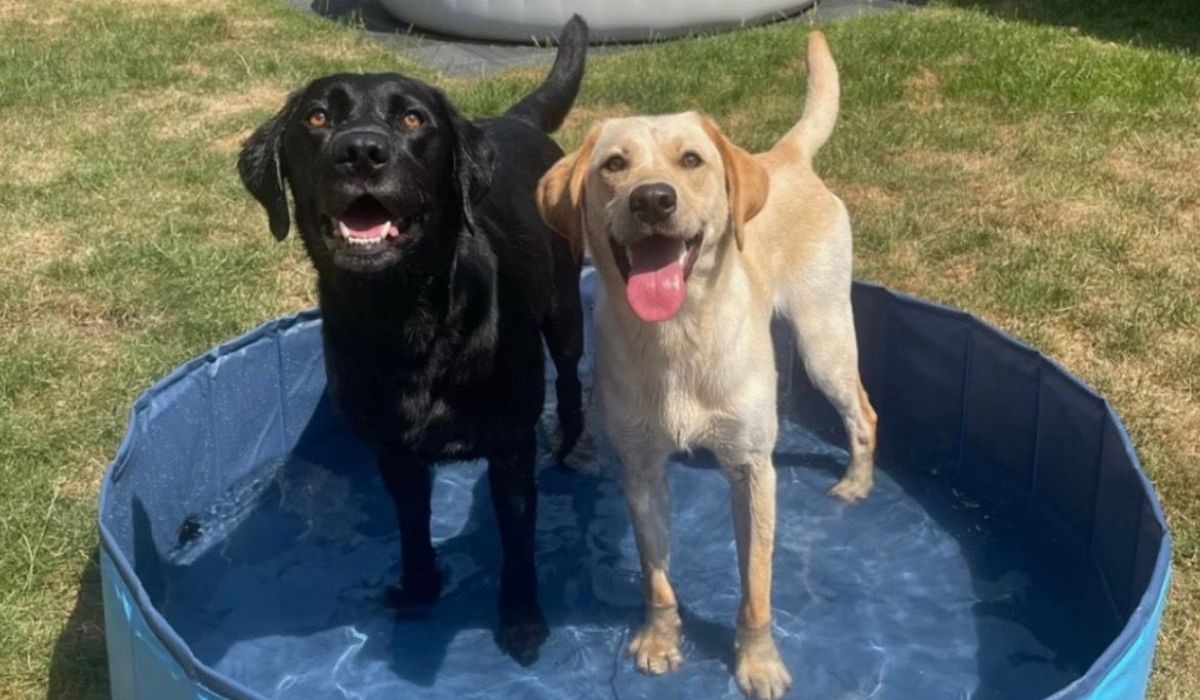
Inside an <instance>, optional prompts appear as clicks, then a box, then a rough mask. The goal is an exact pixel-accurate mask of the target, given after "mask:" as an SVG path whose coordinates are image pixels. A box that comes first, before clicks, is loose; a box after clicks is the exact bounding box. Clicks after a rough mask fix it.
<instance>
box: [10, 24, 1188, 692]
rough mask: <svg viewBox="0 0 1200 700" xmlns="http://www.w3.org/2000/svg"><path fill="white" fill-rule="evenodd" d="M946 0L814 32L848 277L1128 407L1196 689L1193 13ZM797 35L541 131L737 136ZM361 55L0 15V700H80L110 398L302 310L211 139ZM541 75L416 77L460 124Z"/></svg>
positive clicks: (781, 120)
mask: <svg viewBox="0 0 1200 700" xmlns="http://www.w3.org/2000/svg"><path fill="white" fill-rule="evenodd" d="M958 4H959V5H961V6H962V7H952V6H948V5H937V6H934V7H931V8H928V9H925V10H922V11H919V12H915V13H895V14H889V15H885V16H873V17H867V18H861V19H857V20H852V21H847V22H844V23H838V24H832V25H829V26H828V27H826V29H827V31H828V34H829V38H830V40H831V43H832V46H833V50H834V53H835V55H836V57H837V59H838V61H839V63H840V66H841V70H842V79H843V89H844V92H843V95H844V97H843V105H842V109H843V111H842V118H841V123H840V125H839V127H838V130H837V132H836V133H835V135H834V138H833V140H832V141H831V143H830V145H828V146H827V147H826V149H825V150H824V151H823V152H822V154H821V156H820V158H819V161H818V170H819V171H820V172H821V173H822V174H823V175H824V176H826V178H827V180H828V181H829V182H830V184H831V185H832V186H833V188H834V189H835V191H837V192H838V193H840V194H841V195H842V196H843V198H844V199H845V200H846V202H847V204H848V206H849V208H850V210H851V213H852V215H853V217H854V219H855V222H856V235H857V274H858V275H859V276H861V277H866V278H869V279H874V280H878V281H881V282H884V283H886V284H889V285H892V286H894V287H897V288H900V289H903V290H906V291H910V292H913V293H916V294H918V295H921V296H925V297H929V298H932V299H935V300H938V301H941V302H944V303H948V304H951V305H954V306H958V307H962V308H965V309H968V310H970V311H972V312H974V313H976V314H978V315H980V316H983V317H984V318H986V319H988V320H990V321H992V322H993V323H996V324H998V325H999V326H1001V327H1003V328H1005V329H1006V330H1008V331H1010V332H1012V333H1014V334H1016V335H1017V336H1019V337H1021V338H1024V339H1026V340H1028V341H1029V342H1031V343H1033V344H1034V345H1036V346H1038V347H1040V348H1042V349H1043V350H1045V351H1047V352H1048V353H1050V354H1052V355H1053V356H1055V357H1057V358H1059V359H1060V360H1062V361H1063V362H1064V363H1065V364H1066V365H1067V366H1068V367H1069V368H1071V369H1072V370H1074V371H1075V372H1077V373H1078V374H1080V375H1081V376H1083V377H1084V378H1085V379H1086V380H1087V381H1089V382H1090V383H1092V384H1093V385H1095V386H1096V387H1098V388H1099V389H1100V390H1101V391H1102V392H1104V393H1105V394H1106V395H1107V396H1108V397H1109V398H1110V399H1111V400H1112V401H1113V403H1114V404H1115V405H1116V407H1117V409H1118V410H1119V411H1120V413H1121V414H1122V415H1123V416H1124V418H1125V421H1126V423H1127V424H1128V426H1129V428H1130V430H1131V432H1132V434H1133V437H1134V440H1135V442H1136V444H1137V445H1138V447H1139V450H1140V452H1141V455H1142V457H1143V460H1144V462H1145V465H1146V468H1147V469H1148V471H1149V473H1150V475H1151V477H1152V478H1153V480H1154V482H1155V484H1156V485H1157V487H1158V489H1159V492H1160V493H1161V494H1162V497H1163V499H1164V501H1165V503H1166V508H1167V512H1168V515H1169V517H1170V520H1171V523H1172V526H1173V529H1174V533H1175V537H1176V552H1175V579H1174V590H1173V592H1172V595H1171V599H1170V602H1169V605H1168V608H1167V615H1166V620H1165V623H1164V627H1163V634H1162V638H1161V640H1160V646H1159V652H1158V657H1157V664H1156V671H1155V676H1154V682H1153V695H1154V697H1157V698H1181V699H1183V698H1196V697H1200V664H1197V663H1196V662H1195V658H1194V652H1195V651H1196V650H1197V649H1200V439H1197V436H1198V435H1200V351H1198V348H1200V255H1198V253H1197V240H1198V239H1200V179H1198V178H1197V175H1196V170H1197V167H1198V166H1200V20H1197V19H1195V15H1196V13H1195V12H1194V11H1192V12H1191V18H1189V17H1188V15H1187V14H1185V5H1187V6H1190V5H1191V0H1173V1H1172V0H1166V1H1164V2H1157V3H1156V2H1151V1H1149V0H1147V1H1145V2H1142V1H1139V0H1132V1H1131V2H1120V3H1118V2H1115V1H1114V0H1100V1H1099V2H1084V1H1083V0H1078V1H1072V0H1044V1H1038V0H1008V1H1004V0H997V1H991V0H962V1H961V2H959V3H958ZM1189 11H1190V9H1189ZM806 31H807V30H806V29H805V28H804V27H800V26H788V27H777V28H770V29H759V30H752V31H746V32H739V33H736V34H731V35H724V36H718V37H713V38H707V39H702V40H695V41H686V42H677V43H669V44H664V45H660V46H657V47H653V48H650V49H644V50H637V51H631V52H627V53H623V54H618V55H614V56H610V57H605V58H602V59H597V60H595V61H594V62H593V63H592V64H591V67H590V70H589V73H588V76H587V78H586V79H585V82H584V90H583V94H582V95H581V97H580V100H579V108H578V109H577V111H576V113H575V115H574V116H573V117H572V119H571V121H570V122H569V124H568V126H567V128H566V129H565V130H564V131H563V133H562V134H561V138H562V141H563V142H564V143H565V144H566V145H568V146H570V145H574V144H575V143H576V142H577V141H578V139H579V138H580V136H581V132H582V130H583V127H584V125H585V124H586V123H587V122H588V121H590V120H591V119H592V118H594V117H597V116H601V115H609V114H623V113H630V112H660V111H670V110H681V109H689V108H701V109H703V110H705V111H707V112H709V113H710V114H713V115H714V116H716V117H717V118H718V119H719V120H720V121H721V122H722V123H723V124H725V126H726V129H727V131H729V132H730V133H732V135H733V136H734V137H735V138H736V139H737V140H738V141H740V142H741V143H742V144H744V145H747V146H750V147H765V146H767V145H768V144H769V143H770V142H771V141H772V139H773V138H774V137H776V136H777V135H779V134H781V133H782V132H783V131H784V130H785V129H786V128H787V127H788V126H790V125H791V124H792V122H793V121H794V119H795V118H796V116H797V114H798V113H799V109H800V105H801V101H802V96H803V92H804V77H803V75H802V66H803V59H802V52H801V45H802V39H803V37H804V34H805V32H806ZM389 69H401V70H404V71H407V72H409V73H412V74H416V75H418V76H422V77H430V76H429V75H428V71H426V70H423V69H420V68H419V67H416V66H411V65H406V64H404V63H403V62H401V61H399V60H397V59H396V58H395V57H394V56H393V55H391V54H389V53H387V52H385V51H384V50H382V49H380V48H378V47H377V46H375V45H373V44H371V43H369V42H368V41H366V40H364V39H362V38H360V37H359V35H358V34H356V33H355V32H353V31H350V30H347V29H344V28H341V27H338V26H335V25H333V24H330V23H325V22H323V21H320V20H317V19H315V18H310V17H306V16H303V15H300V14H297V13H293V12H291V11H289V10H287V9H286V8H285V7H284V6H283V3H282V2H280V1H279V0H94V1H87V2H84V1H81V0H10V2H7V3H5V4H4V6H3V7H0V127H2V130H3V131H4V133H5V134H7V137H6V138H5V139H4V140H3V142H0V173H2V176H0V697H18V698H19V697H40V696H44V695H46V694H47V689H48V691H49V695H50V697H52V698H85V697H102V696H104V695H105V693H106V691H107V680H106V673H105V665H104V638H103V629H102V615H101V603H100V598H99V589H98V574H97V570H96V566H95V550H96V542H97V536H96V529H95V525H94V521H95V501H96V493H97V486H98V483H99V480H100V476H101V473H102V471H103V469H104V467H105V464H106V462H107V461H108V460H109V459H110V458H111V456H112V455H113V453H114V451H115V449H116V446H117V442H118V440H119V438H120V435H121V433H122V430H123V428H124V425H125V419H126V411H127V410H128V406H129V404H130V403H131V402H132V400H133V399H134V398H135V397H136V395H137V394H138V393H140V392H141V391H142V390H143V389H144V388H145V387H146V386H147V385H148V384H149V383H150V382H151V381H153V380H154V379H155V378H156V377H159V376H161V375H162V374H163V373H165V372H166V371H167V370H168V369H170V368H171V367H173V366H174V365H176V364H178V363H179V362H181V361H183V360H184V359H186V358H188V357H190V356H191V355H193V354H196V353H198V352H201V351H202V350H204V349H206V348H208V347H209V346H211V345H213V344H214V343H216V342H218V341H220V340H222V339H224V338H227V337H229V336H232V335H234V334H237V333H240V332H242V331H245V330H247V329H249V328H251V327H253V326H255V325H257V324H258V323H260V322H261V321H263V320H265V319H268V318H270V317H273V316H276V315H278V314H282V313H286V312H290V311H294V310H296V309H299V308H301V307H305V306H308V305H311V304H312V303H313V301H314V299H313V293H312V279H311V275H310V273H309V270H308V268H307V263H306V262H305V260H304V257H303V255H302V253H301V251H300V247H299V245H298V244H297V243H296V242H295V241H294V240H290V241H288V242H287V243H286V244H285V245H277V244H275V242H274V241H273V240H272V239H271V237H270V236H269V234H268V233H267V229H266V221H265V218H264V216H263V213H262V212H261V211H260V210H259V209H258V207H257V205H256V204H254V203H253V202H252V200H251V199H250V198H249V196H247V195H246V194H244V193H243V191H242V189H241V186H240V184H239V181H238V179H237V176H236V172H235V169H234V159H235V157H236V151H237V148H238V145H239V142H240V141H241V139H242V138H244V137H245V135H246V134H247V133H248V130H249V129H250V128H251V127H252V126H254V125H255V124H257V123H258V122H259V121H260V120H262V119H263V118H264V117H266V116H267V115H268V114H270V113H272V112H273V110H274V109H275V108H277V107H278V106H279V105H280V104H281V102H282V99H283V97H284V95H285V94H286V92H287V91H288V90H289V89H291V88H294V87H297V86H299V85H300V84H301V83H302V82H304V81H305V80H307V79H309V78H311V77H315V76H317V75H319V74H322V73H327V72H331V71H339V70H389ZM537 79H538V71H533V72H521V73H516V74H513V75H508V76H504V77H502V78H500V79H497V80H491V81H486V82H478V81H452V80H439V82H440V83H441V84H442V85H444V86H446V87H447V88H448V89H449V91H450V92H451V93H452V95H453V96H454V97H455V98H456V99H457V100H458V101H459V103H460V105H461V106H463V107H464V108H465V109H466V111H468V112H470V113H473V114H486V113H492V112H495V111H497V110H499V109H501V108H503V107H505V106H507V105H508V104H510V103H511V102H512V101H513V100H514V98H516V97H517V96H518V95H520V94H521V93H522V92H523V91H525V90H526V89H527V88H528V87H529V86H530V85H531V84H532V83H533V82H535V81H536V80H537Z"/></svg>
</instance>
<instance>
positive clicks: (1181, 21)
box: [941, 0, 1200, 54]
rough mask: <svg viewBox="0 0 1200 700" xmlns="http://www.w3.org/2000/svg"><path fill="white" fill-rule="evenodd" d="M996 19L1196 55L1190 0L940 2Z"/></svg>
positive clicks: (1197, 23) (1196, 28) (1198, 32)
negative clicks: (1067, 28)
mask: <svg viewBox="0 0 1200 700" xmlns="http://www.w3.org/2000/svg"><path fill="white" fill-rule="evenodd" d="M941 2H943V3H944V4H947V5H953V6H957V7H968V8H972V9H976V10H981V11H983V12H987V13H989V14H993V15H996V16H998V17H1004V18H1006V19H1013V20H1019V21H1024V22H1033V23H1037V24H1049V25H1054V26H1059V27H1073V28H1076V29H1078V30H1079V31H1080V32H1082V33H1085V34H1088V35H1090V36H1093V37H1096V38H1097V39H1102V40H1105V41H1119V42H1125V43H1129V44H1134V45H1136V46H1146V47H1160V48H1166V49H1178V50H1182V51H1186V52H1188V53H1192V54H1200V12H1198V11H1197V7H1196V4H1195V0H941Z"/></svg>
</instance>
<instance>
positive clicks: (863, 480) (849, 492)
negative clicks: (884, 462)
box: [829, 474, 875, 503]
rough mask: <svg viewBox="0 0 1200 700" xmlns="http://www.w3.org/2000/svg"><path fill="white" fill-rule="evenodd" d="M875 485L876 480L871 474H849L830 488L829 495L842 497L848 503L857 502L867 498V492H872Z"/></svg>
mask: <svg viewBox="0 0 1200 700" xmlns="http://www.w3.org/2000/svg"><path fill="white" fill-rule="evenodd" d="M873 486H875V480H874V479H872V478H871V477H869V476H868V477H862V476H850V475H849V474H847V475H846V477H845V478H843V479H842V480H841V481H839V482H837V483H836V484H834V485H833V488H831V489H829V495H830V496H833V497H834V498H840V499H842V500H843V501H845V502H847V503H856V502H858V501H861V500H862V499H864V498H866V497H867V494H869V493H871V488H872V487H873Z"/></svg>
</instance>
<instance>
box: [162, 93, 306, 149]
mask: <svg viewBox="0 0 1200 700" xmlns="http://www.w3.org/2000/svg"><path fill="white" fill-rule="evenodd" d="M287 95H288V92H287V90H285V89H284V88H282V87H280V86H279V85H275V84H259V85H251V86H249V87H246V88H243V89H240V90H235V91H229V92H222V93H217V94H213V95H203V96H197V95H195V94H190V93H184V92H180V91H168V92H165V93H163V94H160V95H158V96H154V97H149V98H147V99H145V100H144V101H142V102H141V103H140V105H139V107H140V108H141V109H143V110H145V111H147V112H149V113H152V114H154V115H155V121H157V122H158V127H157V132H158V135H159V136H162V137H164V138H170V139H178V138H193V137H196V136H204V135H208V139H207V140H209V141H210V142H211V143H212V145H213V146H214V147H215V148H217V149H218V150H222V146H223V145H228V144H227V141H228V140H230V139H233V138H235V137H236V136H237V134H228V133H218V134H213V133H211V132H212V131H213V126H214V125H215V124H219V123H222V122H224V121H226V120H228V119H229V118H231V117H235V116H238V115H242V114H245V113H247V112H252V111H258V110H267V111H274V110H275V109H278V108H279V107H281V106H283V103H284V101H285V100H286V99H287ZM238 133H241V132H238ZM239 143H240V142H239Z"/></svg>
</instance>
